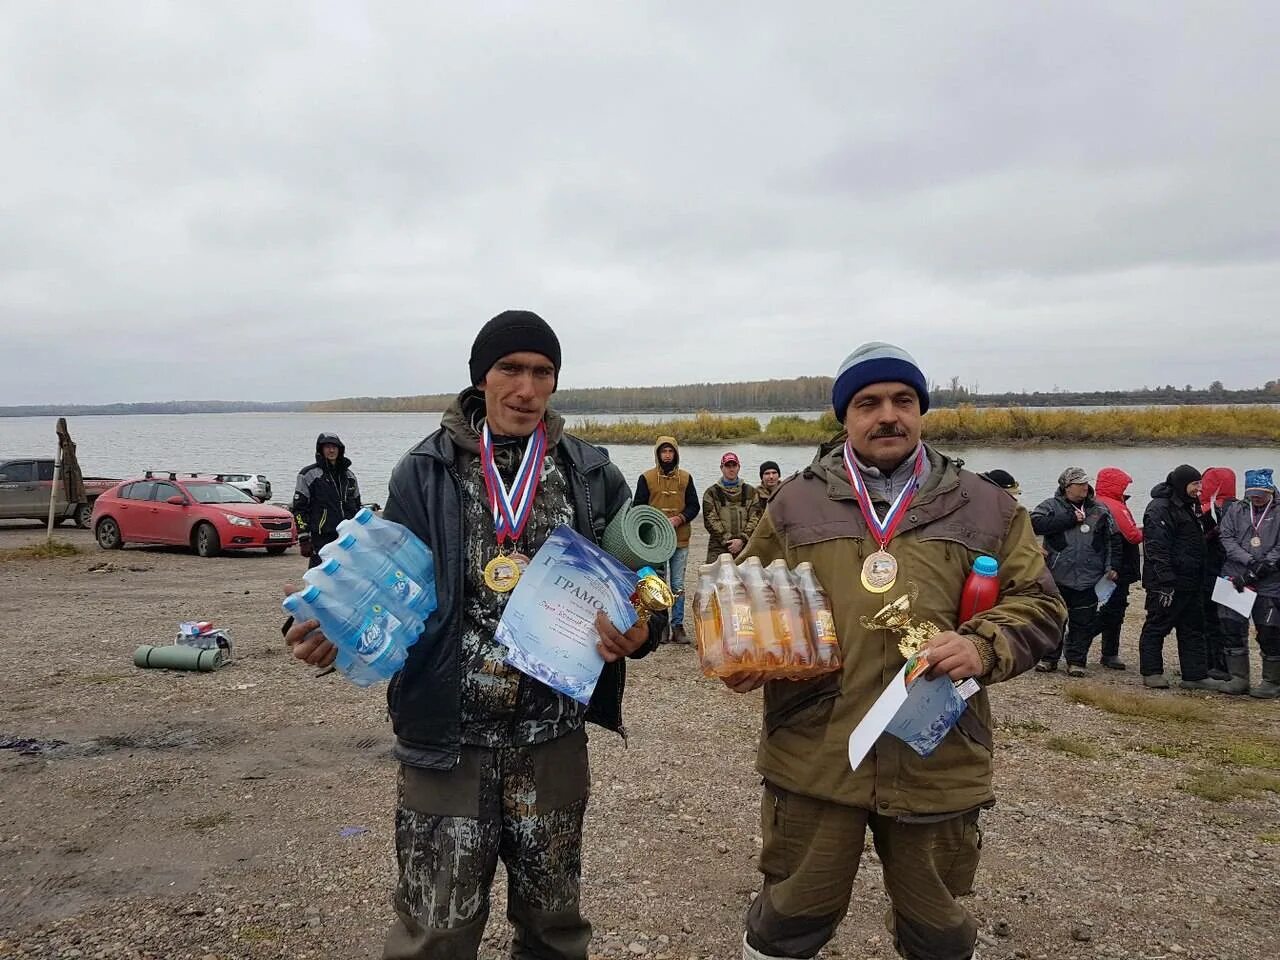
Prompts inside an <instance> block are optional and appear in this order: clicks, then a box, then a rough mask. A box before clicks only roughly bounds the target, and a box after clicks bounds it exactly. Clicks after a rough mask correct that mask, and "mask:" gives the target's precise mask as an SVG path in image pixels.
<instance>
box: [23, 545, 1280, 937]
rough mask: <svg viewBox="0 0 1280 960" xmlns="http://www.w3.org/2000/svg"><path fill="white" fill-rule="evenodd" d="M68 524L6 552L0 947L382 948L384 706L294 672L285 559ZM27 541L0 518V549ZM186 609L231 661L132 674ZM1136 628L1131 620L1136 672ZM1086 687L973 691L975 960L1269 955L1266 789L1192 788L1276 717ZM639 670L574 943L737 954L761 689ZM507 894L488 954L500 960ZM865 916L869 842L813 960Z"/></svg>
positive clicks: (1272, 815)
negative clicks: (27, 553) (734, 690)
mask: <svg viewBox="0 0 1280 960" xmlns="http://www.w3.org/2000/svg"><path fill="white" fill-rule="evenodd" d="M60 535H61V536H62V537H63V538H64V539H67V540H70V541H72V542H75V543H76V544H77V545H79V546H80V547H81V548H82V549H83V550H84V551H85V552H84V554H83V555H80V556H76V557H70V558H65V559H56V560H40V561H29V560H19V561H14V560H10V561H8V562H0V663H3V664H4V665H5V671H4V675H5V679H4V681H3V686H2V687H0V689H2V690H3V695H2V696H0V741H3V740H4V738H6V737H7V738H28V739H31V740H36V741H42V744H34V745H31V746H34V747H40V746H41V745H43V748H44V749H43V750H39V749H37V750H36V752H35V754H34V755H25V754H23V753H20V752H18V751H16V750H13V749H0V957H41V958H71V957H84V958H108V957H112V958H114V957H128V958H172V960H181V958H195V960H209V958H232V957H234V958H240V957H245V958H276V957H289V958H294V957H298V958H302V957H331V958H346V957H352V958H355V957H376V956H378V955H379V951H380V943H381V937H382V931H383V929H384V927H385V925H386V923H387V921H388V918H389V916H390V907H389V899H388V895H389V890H390V885H391V883H392V879H393V852H392V801H393V795H394V773H395V768H394V764H393V763H392V762H391V761H390V759H389V755H388V750H389V747H390V731H389V728H388V725H387V723H386V722H385V713H384V709H383V700H382V697H381V695H380V694H379V693H377V692H373V691H361V690H359V689H357V688H355V687H354V686H351V685H350V684H348V683H346V682H345V681H343V680H342V679H341V678H340V677H337V676H336V675H333V676H330V677H326V678H324V679H315V678H313V676H312V671H310V670H309V669H308V668H306V667H304V666H302V665H300V664H298V663H295V662H293V661H291V660H290V659H289V658H288V657H287V656H286V655H285V651H284V649H283V646H282V644H281V640H280V634H279V631H278V624H279V620H280V617H279V600H280V597H281V585H282V584H283V583H284V582H286V581H288V580H290V579H295V578H297V577H298V576H299V575H300V573H301V571H302V561H301V560H300V558H299V557H298V556H297V555H296V554H294V553H291V554H286V555H285V556H283V557H266V556H264V555H245V556H230V557H223V558H219V559H215V560H201V559H199V558H197V557H194V556H191V555H189V554H186V553H183V552H179V551H175V550H167V549H127V550H125V551H123V552H120V553H103V552H100V551H98V549H97V548H96V546H94V545H93V543H92V540H91V539H90V537H89V536H88V534H87V533H84V532H81V531H71V530H64V531H61V532H60ZM39 536H40V533H39V531H38V530H36V529H34V528H32V527H20V526H15V525H0V550H3V549H6V548H10V547H14V546H18V545H20V544H22V543H25V542H30V541H32V540H36V539H39ZM702 549H704V548H703V547H701V546H700V545H699V541H695V544H694V554H695V556H697V555H699V554H700V551H701V550H702ZM690 569H691V572H693V568H692V567H691V568H690ZM1138 600H1139V602H1140V600H1141V596H1140V594H1139V597H1138ZM187 619H212V620H215V621H217V622H218V623H219V624H221V625H224V626H227V627H230V628H231V629H232V631H233V633H234V637H235V642H236V650H235V652H236V661H235V663H234V664H233V665H232V666H230V667H228V668H227V669H224V670H222V671H220V672H218V673H212V674H189V673H171V672H165V671H144V670H137V669H135V668H134V667H133V665H132V662H131V659H130V657H131V654H132V651H133V649H134V647H135V646H136V645H137V644H139V643H148V642H151V643H164V642H168V641H169V640H170V639H171V637H172V634H173V632H174V628H175V625H176V624H177V623H178V622H179V621H181V620H187ZM1138 625H1139V624H1138V615H1137V612H1136V611H1131V619H1130V623H1129V625H1128V626H1129V632H1128V633H1127V635H1126V638H1125V646H1124V651H1123V652H1124V655H1125V656H1126V658H1127V659H1128V660H1129V662H1130V663H1131V664H1132V663H1136V659H1137V657H1136V650H1135V649H1134V643H1135V639H1136V629H1137V627H1138ZM1170 647H1172V643H1170ZM1255 669H1256V667H1255ZM1093 672H1094V674H1095V675H1094V676H1092V677H1091V678H1090V679H1089V680H1086V681H1079V680H1073V681H1068V680H1067V679H1066V678H1065V677H1064V676H1062V675H1061V674H1056V675H1049V676H1044V675H1037V674H1031V675H1028V676H1026V677H1022V678H1020V679H1019V680H1017V681H1014V682H1012V683H1009V684H1004V685H1001V686H999V687H997V688H996V689H995V690H994V691H993V694H992V696H993V701H994V709H995V715H996V716H997V718H998V719H999V724H1000V729H999V731H998V734H997V742H998V748H997V749H998V752H997V761H998V762H997V764H996V771H997V773H996V775H997V790H998V793H999V795H1000V803H999V805H998V806H997V807H996V808H995V809H994V810H992V811H990V812H989V813H987V814H984V818H983V824H984V830H985V846H984V851H983V852H984V856H983V861H982V868H981V870H980V872H979V876H978V885H977V886H978V893H977V894H976V895H975V896H974V897H973V898H972V899H971V900H970V902H969V906H970V909H971V910H972V911H973V912H974V914H975V915H976V916H977V917H978V918H979V920H980V921H981V923H982V931H983V932H982V937H983V942H984V943H985V944H986V945H985V946H984V947H983V948H982V956H983V958H984V960H990V958H1010V957H1025V958H1045V960H1050V958H1052V960H1057V958H1075V957H1125V958H1150V960H1156V958H1166V957H1167V958H1172V957H1202V958H1219V960H1254V958H1257V960H1261V958H1271V957H1274V956H1275V955H1276V947H1277V943H1278V942H1280V920H1278V917H1280V879H1278V877H1280V870H1278V869H1277V864H1278V863H1280V846H1277V844H1280V794H1277V793H1275V792H1271V791H1269V790H1267V789H1265V787H1263V788H1259V789H1255V790H1254V791H1253V792H1251V793H1247V794H1245V795H1243V796H1237V797H1234V798H1231V799H1225V800H1220V801H1210V800H1206V799H1202V798H1200V797H1198V796H1195V795H1193V794H1192V793H1191V792H1189V789H1188V787H1189V786H1190V785H1192V784H1193V782H1194V779H1195V777H1196V775H1197V773H1199V772H1202V771H1208V772H1209V773H1210V774H1215V775H1217V774H1221V775H1226V776H1238V775H1243V774H1247V773H1249V772H1250V771H1251V770H1252V771H1253V775H1254V776H1256V777H1268V776H1270V777H1275V776H1277V775H1280V774H1278V772H1277V771H1274V770H1273V771H1270V772H1268V771H1266V770H1256V769H1254V768H1246V767H1243V766H1239V765H1237V763H1236V762H1233V760H1232V757H1234V761H1237V762H1238V761H1240V760H1241V759H1244V760H1248V761H1250V762H1254V763H1257V762H1266V758H1265V756H1264V757H1263V759H1262V760H1261V761H1260V760H1258V759H1257V756H1256V754H1250V753H1249V752H1248V744H1247V743H1246V742H1245V741H1249V740H1251V739H1257V738H1269V739H1264V744H1270V746H1271V748H1273V749H1274V747H1275V745H1276V742H1277V738H1280V703H1276V702H1270V703H1263V702H1259V701H1254V700H1250V699H1249V698H1226V697H1222V696H1217V697H1204V696H1200V697H1196V696H1192V695H1190V694H1181V693H1177V692H1168V693H1163V694H1146V693H1144V692H1143V691H1142V689H1141V687H1140V685H1139V683H1138V678H1137V675H1136V671H1135V670H1130V671H1128V672H1127V673H1123V674H1118V673H1114V672H1111V671H1102V670H1095V671H1093ZM629 680H630V683H629V685H628V691H627V713H628V722H629V735H630V736H629V740H628V741H626V742H625V743H624V741H623V740H622V739H621V738H619V737H616V736H613V735H611V734H607V733H604V732H602V731H595V732H594V733H593V735H592V740H591V744H592V762H593V773H594V778H593V790H594V798H593V801H592V804H591V808H590V813H589V816H588V824H587V832H586V841H585V874H586V877H585V910H586V913H587V915H588V916H589V917H590V918H591V920H592V921H593V923H594V924H595V927H596V937H595V940H594V942H593V954H594V955H595V956H599V957H610V958H612V957H636V956H651V957H654V958H678V960H683V958H691V957H697V958H731V957H734V956H736V955H737V952H738V943H739V940H740V937H741V932H740V931H741V918H742V913H743V910H744V909H745V907H746V905H747V904H748V903H749V902H750V899H751V897H752V896H753V894H754V892H755V890H756V888H757V884H758V877H757V874H756V871H755V857H756V853H757V850H758V847H759V843H760V841H759V827H758V822H757V817H758V798H759V778H758V777H757V776H756V774H755V773H754V772H753V768H752V760H753V756H754V744H755V740H756V735H757V731H758V725H759V710H760V703H759V696H758V694H753V695H750V696H745V697H739V696H735V695H733V694H731V693H730V692H728V691H727V690H725V689H724V688H723V687H722V686H721V685H719V684H718V683H714V682H711V681H708V680H705V679H703V678H702V677H701V675H700V674H699V673H698V671H697V670H696V668H695V663H694V656H693V653H692V652H691V650H690V649H689V648H687V647H664V648H662V649H661V650H659V651H658V652H657V653H656V654H654V655H653V656H651V657H649V658H648V659H646V660H644V661H642V662H640V663H637V664H634V665H633V666H632V667H631V674H630V677H629ZM1069 685H1070V686H1071V687H1073V688H1075V689H1077V690H1078V689H1081V687H1082V685H1093V686H1094V687H1098V688H1102V689H1103V690H1111V691H1123V692H1125V693H1128V694H1131V695H1132V697H1133V698H1137V700H1138V702H1140V703H1147V702H1150V701H1153V700H1158V701H1165V702H1178V703H1198V704H1200V705H1202V706H1203V708H1204V709H1205V710H1206V711H1207V719H1205V720H1202V721H1198V722H1194V723H1170V722H1167V721H1155V720H1148V719H1143V718H1140V717H1124V716H1118V715H1115V714H1112V713H1105V712H1102V711H1101V710H1098V709H1096V708H1094V707H1091V706H1085V705H1081V704H1075V703H1072V702H1071V701H1070V700H1069V699H1068V698H1067V697H1066V696H1064V690H1065V689H1067V688H1068V686H1069ZM54 741H58V742H61V743H60V745H55V743H54ZM1233 747H1234V748H1235V749H1234V753H1232V748H1233ZM1064 751H1065V752H1064ZM1273 756H1274V755H1273ZM1251 758H1252V759H1251ZM1256 786H1257V784H1256V783H1255V787H1256ZM1202 792H1203V791H1202ZM345 827H357V828H361V830H363V831H364V832H359V831H354V835H349V836H344V835H343V833H342V831H343V828H345ZM347 833H353V831H347ZM503 886H504V884H503V883H502V882H501V878H500V880H499V883H498V884H497V885H496V886H495V903H494V910H493V917H494V919H493V920H492V921H491V923H490V928H489V932H488V939H487V941H486V945H485V948H484V950H483V951H482V956H483V957H485V958H498V957H502V956H505V955H506V948H507V943H508V934H507V930H506V923H505V920H503V919H502V918H503V917H504V914H505V905H504V903H503V899H504V898H503V894H502V888H503ZM884 906H885V900H884V893H883V888H882V886H881V882H880V878H879V870H878V866H877V864H876V863H875V858H874V854H871V853H868V855H867V859H866V862H864V865H863V871H862V873H861V874H860V876H859V878H858V882H857V886H856V889H855V896H854V903H853V906H852V908H851V910H850V915H849V917H848V919H847V920H846V921H845V923H844V924H843V925H842V926H841V928H840V931H839V933H838V934H837V937H836V939H835V941H834V942H833V943H832V945H831V946H830V947H829V948H828V950H827V951H826V953H825V954H824V955H827V956H844V957H853V958H870V957H891V956H893V950H892V946H891V944H890V939H889V937H888V936H887V934H886V933H885V929H884V926H883V919H882V917H883V912H884Z"/></svg>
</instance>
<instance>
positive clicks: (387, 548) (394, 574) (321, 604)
mask: <svg viewBox="0 0 1280 960" xmlns="http://www.w3.org/2000/svg"><path fill="white" fill-rule="evenodd" d="M320 556H321V558H322V562H321V563H320V565H319V566H316V567H312V568H311V569H310V570H308V571H307V573H306V581H307V586H306V588H305V589H303V590H300V591H298V592H297V593H295V594H291V595H290V596H289V597H286V598H285V601H284V604H283V606H284V611H285V613H287V614H288V615H289V616H291V617H293V618H294V619H295V620H299V621H301V620H318V621H319V622H320V629H321V630H322V631H323V632H324V635H325V636H326V637H328V638H329V640H330V641H331V642H332V643H333V644H334V646H336V647H337V648H338V657H337V659H336V660H335V661H334V666H336V667H337V668H338V670H340V671H341V672H342V673H343V674H344V675H345V676H346V677H347V678H348V679H349V680H351V682H352V683H355V684H356V685H358V686H361V687H367V686H369V685H370V684H374V683H379V682H382V681H385V680H389V679H391V677H393V676H394V675H395V674H396V672H397V671H398V670H399V669H400V668H401V666H403V665H404V661H405V657H406V656H407V651H408V648H409V647H411V646H413V644H415V643H417V642H418V638H419V637H420V636H421V635H422V629H423V625H424V624H425V623H426V620H427V618H428V617H430V616H431V614H432V612H433V611H434V610H435V608H436V576H435V562H434V559H433V558H432V556H431V551H430V550H429V549H428V548H427V546H426V544H424V543H423V542H422V541H421V540H419V539H418V538H417V537H416V536H414V535H413V533H411V532H410V531H409V530H408V529H407V528H405V527H403V526H401V525H400V524H398V523H392V522H391V521H390V520H384V519H382V518H381V517H379V516H377V515H376V514H375V513H374V512H373V511H372V510H370V509H368V508H367V507H366V508H364V509H363V510H361V511H360V512H359V513H357V514H356V515H355V516H354V517H352V518H351V519H350V520H344V521H342V523H340V524H338V539H337V540H335V541H333V542H332V543H329V544H326V545H325V547H324V549H322V550H321V551H320Z"/></svg>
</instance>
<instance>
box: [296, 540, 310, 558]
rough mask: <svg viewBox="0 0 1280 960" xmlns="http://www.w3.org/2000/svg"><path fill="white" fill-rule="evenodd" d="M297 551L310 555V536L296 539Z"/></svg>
mask: <svg viewBox="0 0 1280 960" xmlns="http://www.w3.org/2000/svg"><path fill="white" fill-rule="evenodd" d="M298 552H299V553H300V554H302V555H303V556H304V557H309V556H311V538H310V537H303V538H302V539H301V540H299V541H298Z"/></svg>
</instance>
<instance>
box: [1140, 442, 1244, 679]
mask: <svg viewBox="0 0 1280 960" xmlns="http://www.w3.org/2000/svg"><path fill="white" fill-rule="evenodd" d="M1199 498H1200V471H1199V470H1197V469H1196V468H1195V467H1192V466H1189V465H1188V464H1185V463H1184V464H1182V465H1181V466H1179V467H1175V468H1174V469H1173V471H1172V472H1171V473H1170V474H1169V476H1168V477H1167V478H1166V479H1165V482H1164V483H1161V484H1157V485H1156V486H1155V487H1154V488H1153V489H1152V491H1151V502H1150V503H1149V504H1148V505H1147V510H1146V513H1145V514H1143V517H1142V550H1143V564H1142V587H1143V589H1144V590H1146V592H1147V619H1146V621H1145V622H1144V623H1143V624H1142V633H1141V635H1140V636H1139V637H1138V659H1139V663H1140V667H1141V670H1142V682H1143V683H1144V684H1146V685H1147V686H1148V687H1154V688H1157V689H1161V690H1164V689H1167V688H1168V686H1169V681H1168V680H1166V679H1165V676H1164V638H1165V637H1167V636H1168V635H1169V631H1170V630H1175V629H1176V630H1177V633H1178V665H1179V667H1180V668H1181V670H1182V680H1181V683H1180V686H1181V687H1183V688H1184V689H1189V690H1215V691H1217V692H1219V693H1221V692H1223V690H1224V684H1223V682H1222V681H1221V680H1214V679H1213V678H1212V677H1210V676H1209V656H1208V651H1207V649H1206V648H1205V640H1204V608H1203V607H1202V605H1201V602H1200V591H1201V590H1202V589H1203V588H1204V568H1205V540H1204V528H1203V527H1202V526H1201V523H1200V502H1199Z"/></svg>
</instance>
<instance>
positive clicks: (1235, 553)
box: [1218, 469, 1280, 700]
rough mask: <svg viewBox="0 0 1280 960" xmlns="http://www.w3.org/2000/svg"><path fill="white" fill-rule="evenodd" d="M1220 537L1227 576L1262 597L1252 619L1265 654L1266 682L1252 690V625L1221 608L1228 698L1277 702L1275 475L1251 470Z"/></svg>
mask: <svg viewBox="0 0 1280 960" xmlns="http://www.w3.org/2000/svg"><path fill="white" fill-rule="evenodd" d="M1218 537H1219V540H1220V542H1221V544H1222V547H1223V550H1224V551H1225V552H1226V562H1225V564H1224V565H1223V570H1222V575H1223V576H1224V577H1227V578H1229V579H1230V580H1231V582H1232V583H1233V584H1234V585H1235V588H1236V589H1237V590H1241V591H1243V590H1244V589H1245V588H1246V587H1247V588H1250V589H1252V590H1255V591H1256V592H1257V595H1258V596H1257V599H1256V600H1254V602H1253V611H1252V617H1253V625H1254V627H1255V628H1256V629H1257V634H1258V646H1259V647H1260V648H1261V650H1262V682H1261V683H1259V684H1258V685H1257V686H1256V687H1253V688H1252V689H1250V688H1249V621H1248V620H1247V619H1246V618H1245V617H1243V616H1241V615H1240V614H1238V613H1236V612H1235V611H1234V610H1231V609H1229V608H1227V607H1223V606H1219V608H1218V610H1219V617H1220V619H1221V621H1222V626H1223V632H1224V633H1225V634H1226V636H1227V639H1228V644H1229V645H1228V647H1227V651H1226V653H1227V670H1228V671H1229V672H1230V674H1231V680H1230V681H1229V682H1228V685H1227V693H1244V692H1245V691H1248V693H1249V694H1250V696H1253V697H1257V698H1258V699H1259V700H1274V699H1276V698H1277V697H1280V513H1277V512H1276V487H1275V481H1274V479H1273V478H1272V472H1271V470H1269V469H1258V470H1246V471H1245V475H1244V499H1243V500H1237V501H1236V502H1235V503H1233V504H1231V505H1230V506H1229V507H1228V508H1227V512H1226V514H1225V515H1224V516H1223V518H1222V522H1221V523H1220V524H1219V525H1218Z"/></svg>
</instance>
